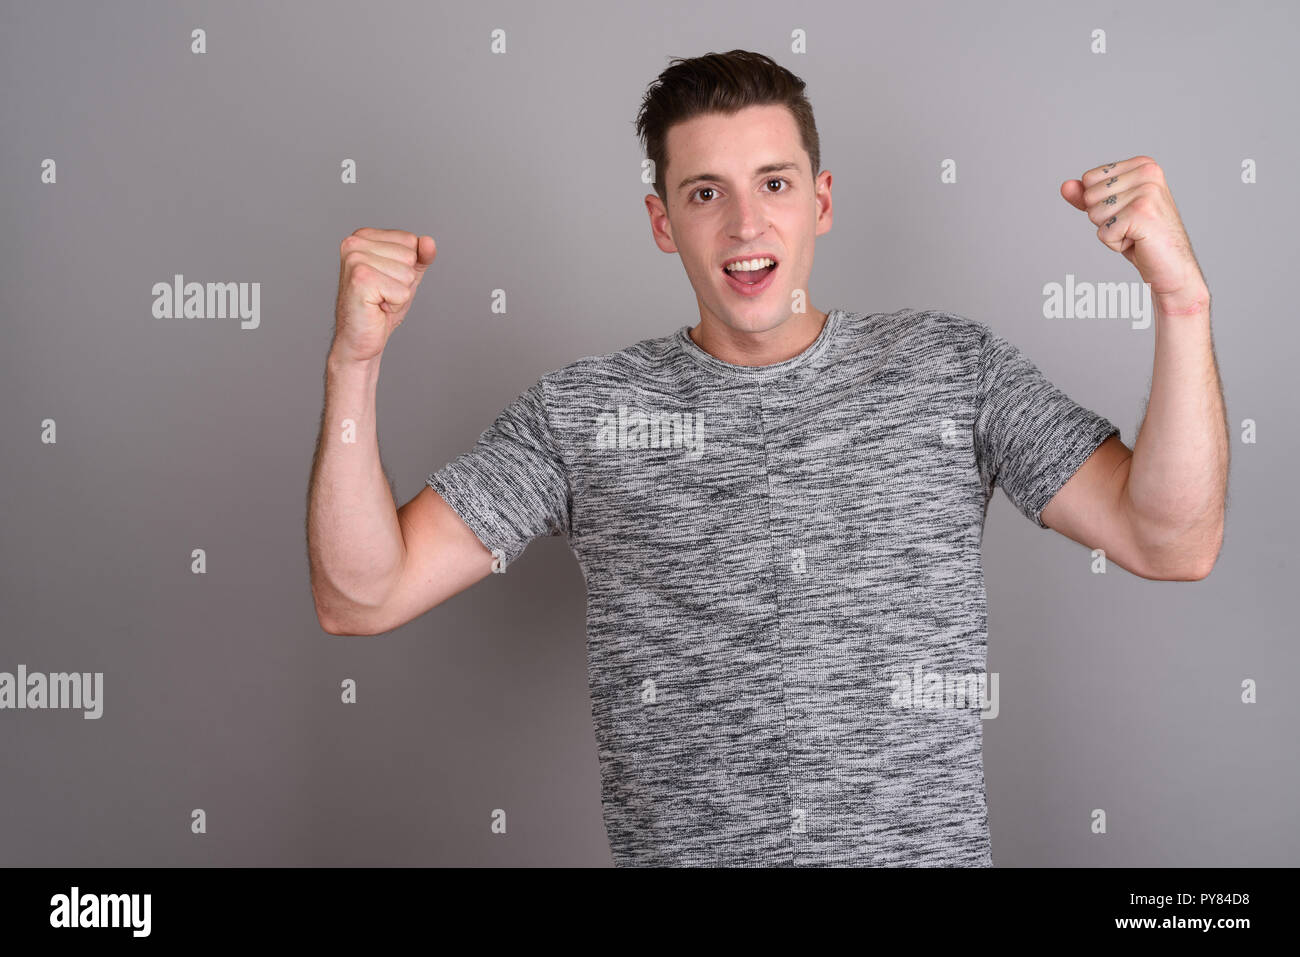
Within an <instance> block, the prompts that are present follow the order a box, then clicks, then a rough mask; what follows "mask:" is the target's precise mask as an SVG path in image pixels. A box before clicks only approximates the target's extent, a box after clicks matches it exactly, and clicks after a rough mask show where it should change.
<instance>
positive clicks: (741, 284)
mask: <svg viewBox="0 0 1300 957" xmlns="http://www.w3.org/2000/svg"><path fill="white" fill-rule="evenodd" d="M750 263H752V264H753V266H754V267H755V268H741V269H727V268H725V267H724V268H723V270H722V274H723V275H724V276H725V277H726V278H727V284H728V285H730V286H731V288H732V289H734V290H736V291H737V292H739V293H742V294H744V295H757V294H758V293H760V292H762V291H763V290H764V289H766V288H767V287H768V286H769V285H770V284H771V281H772V276H773V275H774V274H775V273H776V270H777V269H778V267H779V266H780V263H778V262H777V261H776V260H775V259H772V258H771V257H763V258H762V259H760V260H758V261H757V262H754V261H752V260H751V261H750V262H747V263H746V264H745V265H746V267H748V266H749V265H750Z"/></svg>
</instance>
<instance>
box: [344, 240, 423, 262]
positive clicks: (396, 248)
mask: <svg viewBox="0 0 1300 957" xmlns="http://www.w3.org/2000/svg"><path fill="white" fill-rule="evenodd" d="M344 242H345V244H346V248H347V249H348V250H353V249H355V250H357V251H359V252H363V253H370V254H371V255H374V256H382V257H383V258H385V259H392V260H394V261H395V262H399V263H404V264H405V265H407V266H410V267H412V268H414V267H415V263H416V260H417V254H416V252H415V247H413V246H405V245H403V244H401V243H390V242H385V241H383V240H380V239H366V238H364V237H362V236H357V235H352V236H349V237H348V238H347V239H346V240H345V241H344Z"/></svg>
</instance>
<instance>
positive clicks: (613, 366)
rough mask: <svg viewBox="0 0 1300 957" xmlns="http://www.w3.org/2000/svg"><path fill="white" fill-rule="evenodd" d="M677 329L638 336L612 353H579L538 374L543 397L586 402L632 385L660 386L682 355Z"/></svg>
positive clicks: (676, 370) (667, 380)
mask: <svg viewBox="0 0 1300 957" xmlns="http://www.w3.org/2000/svg"><path fill="white" fill-rule="evenodd" d="M677 335H678V330H674V331H673V332H672V333H669V334H668V335H661V336H655V337H653V338H648V339H641V340H640V341H638V342H634V343H632V344H631V345H628V346H624V347H623V348H622V349H618V350H616V351H613V352H605V353H601V354H599V355H589V356H583V357H581V358H579V359H575V360H573V361H572V362H570V363H568V364H566V365H564V366H561V367H560V368H558V369H554V370H552V371H551V372H548V373H547V374H546V375H544V376H543V377H542V385H543V388H544V389H545V391H546V395H547V398H548V399H550V400H552V401H555V402H558V403H564V402H566V401H581V402H583V403H584V404H587V403H589V402H590V399H591V397H592V396H593V395H594V394H599V393H601V392H603V391H607V390H616V389H620V388H623V389H625V388H627V387H629V386H633V385H640V386H650V387H651V388H653V387H654V386H655V385H661V386H664V387H667V386H670V385H671V383H672V382H673V381H674V379H676V378H677V377H679V376H680V374H681V365H682V363H683V361H685V356H684V355H683V354H682V352H681V350H680V349H678V348H677V346H676V339H677Z"/></svg>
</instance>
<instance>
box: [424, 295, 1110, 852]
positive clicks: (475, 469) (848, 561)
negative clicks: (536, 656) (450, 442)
mask: <svg viewBox="0 0 1300 957" xmlns="http://www.w3.org/2000/svg"><path fill="white" fill-rule="evenodd" d="M686 330H687V327H686V326H682V327H681V328H680V329H678V330H677V332H675V333H674V334H672V335H668V336H663V337H660V338H655V339H646V340H643V341H641V342H638V343H636V344H635V345H632V346H629V347H627V348H625V349H623V350H621V351H619V352H615V353H612V354H608V355H602V356H589V357H586V358H582V359H579V360H577V361H576V362H573V363H571V364H569V365H567V366H565V367H564V368H562V369H558V370H556V371H554V372H550V373H548V374H546V375H545V376H543V377H542V378H541V380H540V381H539V382H537V383H536V384H535V385H534V386H532V387H531V388H529V389H528V390H526V391H525V392H524V393H523V394H522V395H520V396H519V397H518V399H516V400H515V401H514V402H512V403H511V404H510V405H509V406H508V407H507V408H506V409H505V410H504V411H503V412H502V413H501V415H500V416H499V417H498V418H497V419H496V421H495V422H494V423H493V424H492V425H491V427H489V428H488V429H487V431H485V432H484V433H483V434H482V436H481V438H480V439H479V440H478V442H477V444H476V445H475V446H474V448H473V449H472V450H471V451H469V452H467V453H465V454H463V455H460V456H458V457H457V458H456V459H455V460H454V461H452V462H450V463H448V464H447V465H446V466H444V467H443V468H442V469H441V470H439V471H438V472H436V473H434V474H431V475H430V476H429V478H428V482H427V483H428V484H429V485H430V486H431V487H432V488H433V489H434V490H435V491H437V492H438V493H439V494H440V495H441V496H442V497H443V498H444V499H446V501H447V503H448V504H449V505H450V506H451V507H452V508H453V509H454V510H455V511H456V512H457V514H459V515H460V516H461V518H462V519H464V521H465V523H466V524H467V525H468V526H469V527H470V528H471V529H472V530H473V531H474V533H475V534H476V535H477V536H478V537H479V539H480V540H481V541H482V542H483V544H484V545H486V546H487V547H488V548H489V549H499V550H500V554H502V555H503V556H504V562H505V563H506V565H508V563H509V562H511V561H513V560H514V559H515V558H516V557H518V555H519V554H520V553H521V552H522V551H523V550H524V548H525V546H526V545H527V544H528V543H529V542H530V541H531V540H532V539H533V538H535V537H537V536H539V535H547V534H550V535H564V536H566V537H567V539H568V542H569V544H570V547H571V548H572V550H573V553H574V555H575V556H576V557H577V559H578V562H579V564H580V566H581V568H582V572H583V576H584V578H585V580H586V588H587V656H588V681H589V687H590V691H591V703H592V720H593V727H594V730H595V737H596V743H597V748H598V756H599V760H600V776H601V792H602V793H601V797H602V803H603V810H604V823H605V828H606V832H607V834H608V836H609V841H610V847H611V850H612V852H613V855H614V861H615V863H616V864H618V865H636V864H642V865H644V864H651V865H722V866H790V865H877V864H879V865H967V866H989V865H991V864H992V858H991V854H990V848H989V833H988V815H987V810H986V805H985V794H984V769H983V756H982V752H981V743H982V738H981V718H980V699H979V697H978V692H977V691H973V690H972V688H973V686H972V681H973V680H974V679H976V677H977V676H983V674H984V672H985V663H986V654H985V646H986V639H987V625H986V605H985V592H984V577H983V568H982V565H981V560H980V543H981V539H982V537H983V531H984V519H985V515H986V514H987V511H988V502H989V498H990V496H991V495H992V493H993V489H994V487H995V484H996V485H999V486H1001V487H1002V489H1003V490H1004V491H1005V493H1006V495H1007V496H1008V498H1010V500H1011V501H1012V502H1013V503H1014V504H1015V506H1016V507H1017V508H1018V509H1019V510H1020V511H1021V512H1022V513H1023V514H1024V515H1025V516H1026V517H1028V518H1029V519H1030V520H1031V521H1033V522H1035V523H1036V524H1038V525H1039V526H1040V527H1046V526H1043V525H1042V520H1041V518H1040V513H1041V512H1042V509H1043V507H1044V506H1045V505H1046V504H1047V503H1048V501H1049V500H1050V499H1051V498H1052V496H1053V495H1055V494H1056V492H1057V491H1058V490H1059V489H1060V488H1061V486H1062V485H1064V484H1065V482H1066V480H1067V479H1069V477H1070V476H1071V475H1073V474H1074V472H1075V471H1076V470H1077V469H1078V468H1079V466H1080V465H1082V464H1083V462H1084V461H1085V460H1086V459H1087V458H1088V456H1089V455H1090V454H1091V453H1092V451H1093V450H1094V449H1095V448H1096V447H1097V446H1098V445H1099V444H1100V443H1101V442H1102V441H1103V440H1104V439H1105V438H1106V437H1107V436H1109V435H1112V434H1117V433H1118V432H1119V430H1118V429H1117V428H1116V427H1115V426H1113V425H1112V424H1111V423H1110V422H1109V421H1108V420H1106V419H1105V418H1103V417H1101V416H1100V415H1098V414H1096V413H1094V412H1092V411H1090V410H1088V409H1087V408H1084V407H1082V406H1080V405H1079V404H1077V403H1076V402H1074V401H1072V400H1071V399H1070V398H1069V397H1068V396H1066V395H1065V394H1063V393H1062V392H1061V391H1060V390H1059V389H1057V388H1056V387H1055V386H1054V385H1053V384H1052V383H1051V382H1050V381H1048V380H1047V379H1046V378H1045V377H1044V376H1043V374H1042V373H1041V372H1040V371H1039V369H1038V368H1037V367H1036V366H1035V365H1034V364H1033V363H1032V362H1031V361H1030V360H1029V359H1028V358H1027V357H1026V356H1025V355H1024V354H1022V353H1021V352H1020V351H1019V350H1018V349H1017V348H1016V347H1015V346H1013V345H1011V344H1010V343H1009V342H1008V341H1007V340H1005V339H1003V338H1001V337H1000V336H997V335H995V334H993V333H992V331H991V330H990V329H989V328H988V327H987V326H985V325H983V324H982V323H979V322H976V321H974V320H971V319H967V318H964V317H962V316H959V315H954V314H952V313H945V312H935V311H917V310H910V309H906V310H900V311H899V312H895V313H891V314H874V315H864V314H860V313H853V312H847V311H844V310H840V309H836V310H833V311H832V312H830V313H829V314H828V317H827V320H826V323H825V324H824V326H823V328H822V331H821V334H820V335H819V336H818V338H817V339H816V341H814V342H813V344H812V345H810V346H809V347H808V348H807V349H805V350H804V351H803V352H801V353H800V354H798V355H797V356H794V357H793V358H791V359H788V360H786V361H784V362H779V363H776V364H773V365H768V366H738V365H732V364H730V363H727V362H723V361H721V360H719V359H717V358H715V357H713V356H711V355H709V354H708V353H706V352H705V351H703V350H702V349H700V348H699V347H698V346H697V345H695V343H694V342H693V341H692V340H691V339H690V337H689V336H688V335H687V332H686ZM498 587H499V586H498ZM917 679H920V680H919V681H918V680H917ZM962 690H965V691H966V692H967V694H968V697H967V698H966V699H965V701H963V700H962V697H961V694H960V692H961V691H962Z"/></svg>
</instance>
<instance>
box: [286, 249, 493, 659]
mask: <svg viewBox="0 0 1300 957" xmlns="http://www.w3.org/2000/svg"><path fill="white" fill-rule="evenodd" d="M422 246H423V249H424V250H427V252H422ZM434 253H435V251H434V247H433V240H432V239H430V240H429V243H427V244H424V243H423V238H422V237H418V236H415V235H414V234H412V233H406V232H401V231H397V230H379V229H359V230H357V231H356V232H355V233H353V234H352V235H351V236H349V237H348V238H347V239H345V240H344V241H343V244H342V246H341V259H342V262H341V266H340V278H339V299H338V307H337V311H336V329H335V338H334V343H333V345H332V346H331V348H330V353H329V359H328V361H327V363H326V372H325V407H324V412H323V414H322V417H321V427H320V435H319V437H318V439H317V444H316V454H315V458H314V460H313V462H312V475H311V484H310V488H309V490H308V496H307V554H308V561H309V564H310V568H311V590H312V597H313V599H314V602H315V605H316V616H317V618H318V619H319V620H320V624H321V627H322V628H323V629H324V630H325V631H326V632H328V633H330V634H336V635H375V634H382V633H383V632H386V631H391V630H392V629H394V628H397V627H398V626H400V625H403V624H405V623H406V622H408V621H411V620H412V619H414V618H417V617H419V616H420V615H422V614H424V613H425V612H427V611H429V610H430V609H431V608H433V607H435V606H436V605H438V604H440V603H441V602H443V601H445V600H446V599H447V598H449V597H451V596H452V595H455V594H457V593H458V592H461V591H463V590H464V589H466V588H468V587H469V586H470V585H472V584H474V583H475V582H477V581H479V580H480V579H482V578H484V577H485V576H486V575H488V574H489V573H491V571H492V562H493V557H492V553H491V552H490V551H489V550H488V549H487V548H486V547H484V545H483V543H482V542H480V541H479V540H478V538H477V537H476V536H475V535H474V533H473V532H472V531H471V530H470V529H469V527H468V526H467V525H466V524H465V523H464V522H463V521H462V520H461V518H460V516H458V515H457V514H456V513H455V512H454V511H453V510H452V509H451V508H450V507H449V506H448V505H447V503H446V502H444V501H443V499H442V497H441V496H439V495H438V493H437V492H435V491H434V490H433V489H432V488H429V487H427V486H426V487H425V488H424V489H422V490H421V491H420V493H419V494H418V495H416V496H415V498H413V499H412V500H411V501H409V502H407V503H406V505H404V506H402V508H401V509H400V510H398V509H397V508H396V507H395V503H394V501H393V495H392V491H391V489H390V487H389V484H388V480H387V478H386V477H385V475H384V469H383V464H382V462H381V460H380V456H379V439H378V432H377V426H376V414H375V408H376V402H375V399H376V393H377V389H378V382H379V364H380V360H381V358H382V353H383V348H384V345H385V344H386V343H387V340H388V337H389V336H390V335H391V334H392V331H393V330H394V329H395V328H396V327H397V326H398V325H400V324H401V322H402V319H403V318H405V315H406V312H407V310H408V309H409V308H410V304H411V300H412V297H413V296H414V293H415V289H416V287H418V285H419V282H420V279H421V278H422V277H423V275H424V270H425V269H427V268H428V266H429V264H430V263H431V262H432V261H433V257H434Z"/></svg>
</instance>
